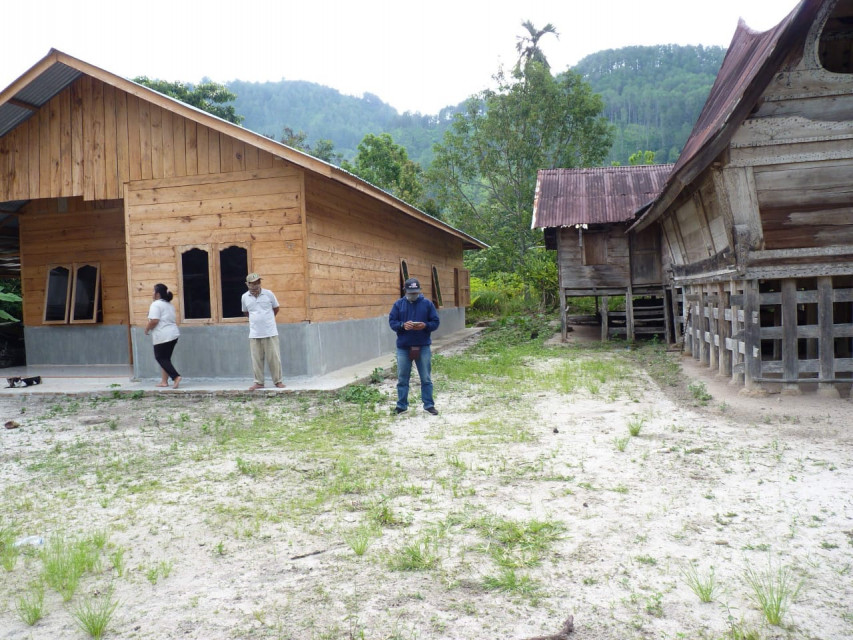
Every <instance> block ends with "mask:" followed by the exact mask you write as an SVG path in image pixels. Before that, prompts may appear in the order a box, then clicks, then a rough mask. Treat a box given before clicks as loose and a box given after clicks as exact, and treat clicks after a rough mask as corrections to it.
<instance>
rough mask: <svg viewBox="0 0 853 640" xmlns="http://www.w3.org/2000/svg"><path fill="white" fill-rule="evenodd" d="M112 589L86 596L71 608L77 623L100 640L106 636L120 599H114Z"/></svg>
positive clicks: (96, 639) (91, 635)
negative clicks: (98, 594)
mask: <svg viewBox="0 0 853 640" xmlns="http://www.w3.org/2000/svg"><path fill="white" fill-rule="evenodd" d="M112 595H113V592H112V589H110V590H108V591H107V592H106V593H105V594H103V595H101V596H93V597H87V598H84V599H83V600H82V601H81V602H80V604H78V605H77V606H76V607H74V608H73V609H71V615H72V616H73V617H74V620H75V621H76V622H77V625H78V626H79V627H80V628H81V629H82V630H83V631H85V632H86V633H88V634H89V636H90V637H92V638H94V639H95V640H100V639H101V638H103V637H104V634H105V633H106V631H107V627H108V626H109V624H110V621H111V620H112V617H113V614H114V613H115V610H116V608H118V605H119V603H118V601H117V600H113V599H112Z"/></svg>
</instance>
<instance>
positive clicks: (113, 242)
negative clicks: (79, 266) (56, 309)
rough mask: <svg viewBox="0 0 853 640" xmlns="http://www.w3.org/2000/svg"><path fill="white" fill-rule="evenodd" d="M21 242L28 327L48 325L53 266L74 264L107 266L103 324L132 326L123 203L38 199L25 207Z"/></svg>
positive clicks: (103, 279)
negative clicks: (46, 316) (47, 301)
mask: <svg viewBox="0 0 853 640" xmlns="http://www.w3.org/2000/svg"><path fill="white" fill-rule="evenodd" d="M19 220H20V242H21V254H22V255H23V256H25V260H24V262H23V264H22V265H21V289H22V291H23V299H24V302H23V311H24V318H23V320H24V324H25V325H26V326H28V327H32V326H40V325H42V324H43V322H42V319H43V317H44V300H45V286H46V283H47V271H48V269H47V266H48V265H51V264H67V265H69V266H70V265H71V264H72V263H74V262H77V263H81V262H88V263H98V264H100V266H101V291H102V294H103V295H102V299H103V307H104V316H103V324H110V325H117V324H127V321H128V316H127V280H126V262H125V250H124V211H123V205H122V202H121V201H120V200H113V201H106V202H103V201H102V202H97V203H93V202H85V201H84V200H83V199H82V198H69V199H68V200H67V201H66V200H57V199H45V200H33V201H32V202H29V203H28V204H27V205H26V206H25V207H24V208H23V209H21V215H20V216H19Z"/></svg>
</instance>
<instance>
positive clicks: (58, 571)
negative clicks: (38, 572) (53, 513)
mask: <svg viewBox="0 0 853 640" xmlns="http://www.w3.org/2000/svg"><path fill="white" fill-rule="evenodd" d="M41 560H42V565H43V575H44V581H45V582H46V583H47V584H48V586H49V587H51V588H52V589H54V590H56V591H57V592H58V593H59V594H60V595H61V596H62V600H63V601H64V602H68V601H69V600H71V597H72V596H73V595H74V592H75V591H76V590H77V585H78V584H79V582H80V578H81V577H82V575H83V574H84V573H85V572H86V571H92V570H94V569H95V567H96V566H97V564H98V560H99V555H98V548H97V547H96V546H95V544H94V543H93V542H92V541H91V540H90V539H82V540H66V539H65V538H63V537H57V538H53V539H51V541H50V542H49V543H48V545H47V546H46V547H45V548H44V549H43V550H42V552H41Z"/></svg>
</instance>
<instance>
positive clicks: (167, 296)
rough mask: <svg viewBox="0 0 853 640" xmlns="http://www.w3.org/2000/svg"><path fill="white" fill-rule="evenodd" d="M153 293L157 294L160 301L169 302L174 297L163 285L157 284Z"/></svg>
mask: <svg viewBox="0 0 853 640" xmlns="http://www.w3.org/2000/svg"><path fill="white" fill-rule="evenodd" d="M154 291H156V292H157V295H159V296H160V299H161V300H165V301H166V302H171V301H172V298H174V297H175V296H174V295H173V294H172V292H171V291H169V288H168V287H167V286H166V285H165V284H161V283H159V282H158V283H157V284H155V285H154Z"/></svg>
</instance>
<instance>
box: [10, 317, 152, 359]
mask: <svg viewBox="0 0 853 640" xmlns="http://www.w3.org/2000/svg"><path fill="white" fill-rule="evenodd" d="M24 345H25V348H26V352H27V364H33V365H34V364H130V353H129V351H128V328H127V325H101V324H90V325H54V326H46V327H24ZM152 357H153V356H152Z"/></svg>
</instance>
